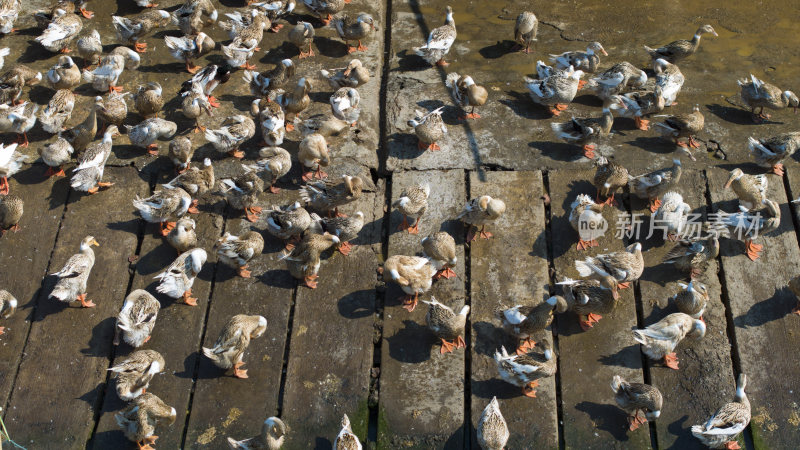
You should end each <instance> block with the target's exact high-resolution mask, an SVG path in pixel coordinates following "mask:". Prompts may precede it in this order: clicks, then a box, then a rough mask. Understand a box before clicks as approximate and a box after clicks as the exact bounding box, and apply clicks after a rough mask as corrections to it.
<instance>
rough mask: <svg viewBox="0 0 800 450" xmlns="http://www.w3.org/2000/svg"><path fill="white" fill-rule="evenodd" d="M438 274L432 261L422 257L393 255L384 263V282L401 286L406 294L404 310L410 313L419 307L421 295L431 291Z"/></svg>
mask: <svg viewBox="0 0 800 450" xmlns="http://www.w3.org/2000/svg"><path fill="white" fill-rule="evenodd" d="M436 272H437V270H436V267H435V266H434V265H433V264H432V263H431V260H430V259H428V258H424V257H421V256H405V255H393V256H390V257H389V258H387V259H386V261H385V262H384V263H383V280H384V281H385V282H387V283H388V282H389V281H394V282H395V283H397V284H399V285H400V288H401V289H402V290H403V292H405V293H406V296H405V297H404V298H403V299H402V303H403V308H404V309H406V310H407V311H408V312H412V311H414V309H415V308H416V307H417V301H418V300H419V296H420V294H424V293H425V292H428V290H430V288H431V285H432V284H433V277H434V275H436Z"/></svg>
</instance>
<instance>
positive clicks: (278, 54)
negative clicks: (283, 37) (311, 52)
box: [259, 38, 317, 64]
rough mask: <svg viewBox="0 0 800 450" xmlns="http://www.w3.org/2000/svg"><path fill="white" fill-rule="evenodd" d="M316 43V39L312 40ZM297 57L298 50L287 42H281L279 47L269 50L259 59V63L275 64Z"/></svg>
mask: <svg viewBox="0 0 800 450" xmlns="http://www.w3.org/2000/svg"><path fill="white" fill-rule="evenodd" d="M316 42H317V38H314V43H316ZM311 45H312V47H313V46H314V44H311ZM298 56H300V49H299V48H297V46H296V45H294V44H292V43H291V42H289V41H283V42H281V44H280V45H279V46H277V47H273V48H271V49H270V50H269V51H268V52H267V53H266V54H265V55H264V56H263V57H262V58H261V59H259V62H261V63H273V64H275V63H277V62H278V61H281V60H284V59H292V58H297V57H298Z"/></svg>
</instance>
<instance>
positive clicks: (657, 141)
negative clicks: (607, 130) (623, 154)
mask: <svg viewBox="0 0 800 450" xmlns="http://www.w3.org/2000/svg"><path fill="white" fill-rule="evenodd" d="M626 143H627V144H628V145H632V146H634V147H639V148H641V149H643V150H646V151H648V152H652V153H661V154H666V153H673V152H675V145H673V144H672V143H671V142H670V141H668V140H667V139H664V138H662V137H658V136H639V137H637V138H636V139H633V140H631V141H627V142H626Z"/></svg>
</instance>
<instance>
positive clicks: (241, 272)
mask: <svg viewBox="0 0 800 450" xmlns="http://www.w3.org/2000/svg"><path fill="white" fill-rule="evenodd" d="M247 266H248V265H247V264H245V265H243V266H241V267H239V269H238V270H237V271H236V274H237V275H239V276H240V277H242V278H250V271H249V270H247Z"/></svg>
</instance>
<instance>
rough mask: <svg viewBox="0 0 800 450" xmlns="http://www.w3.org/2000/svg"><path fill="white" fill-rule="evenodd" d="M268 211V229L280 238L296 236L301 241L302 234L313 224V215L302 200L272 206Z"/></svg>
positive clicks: (285, 238) (295, 238) (296, 239)
mask: <svg viewBox="0 0 800 450" xmlns="http://www.w3.org/2000/svg"><path fill="white" fill-rule="evenodd" d="M266 212H267V231H268V232H269V234H271V235H273V236H275V237H277V238H279V239H283V240H287V239H290V238H294V240H295V241H297V242H299V241H300V235H302V234H303V232H304V231H306V229H307V228H308V227H309V226H310V225H311V215H310V214H309V213H308V211H306V209H305V208H303V207H302V206H301V205H300V202H294V203H292V204H291V205H286V206H272V207H270V208H269V209H268V210H267V211H266ZM293 247H294V246H292V248H293ZM289 250H291V248H289Z"/></svg>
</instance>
